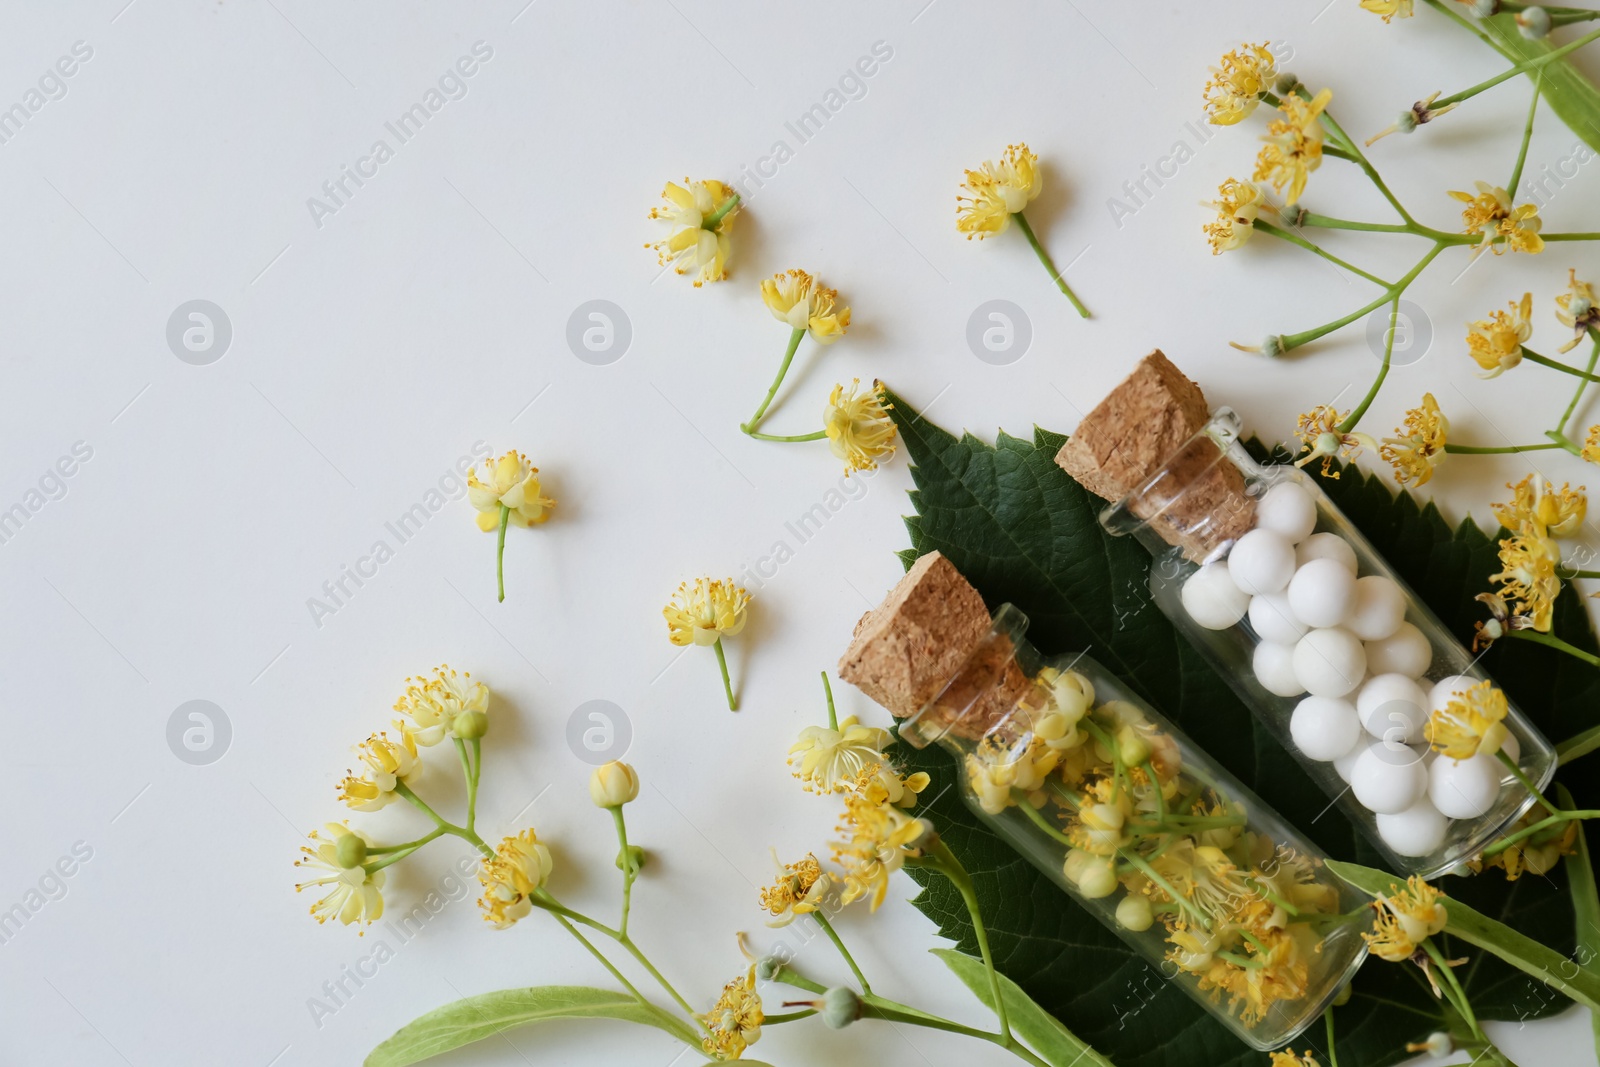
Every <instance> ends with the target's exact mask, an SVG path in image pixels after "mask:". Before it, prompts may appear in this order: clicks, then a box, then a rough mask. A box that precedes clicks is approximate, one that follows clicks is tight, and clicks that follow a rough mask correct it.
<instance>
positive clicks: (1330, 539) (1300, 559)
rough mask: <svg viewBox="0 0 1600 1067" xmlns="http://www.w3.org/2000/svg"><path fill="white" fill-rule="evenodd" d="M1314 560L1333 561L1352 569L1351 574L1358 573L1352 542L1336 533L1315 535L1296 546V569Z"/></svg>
mask: <svg viewBox="0 0 1600 1067" xmlns="http://www.w3.org/2000/svg"><path fill="white" fill-rule="evenodd" d="M1314 559H1332V560H1337V561H1338V562H1340V563H1343V564H1344V565H1345V566H1346V567H1348V568H1349V569H1350V573H1351V574H1354V573H1356V571H1357V569H1358V568H1357V566H1356V550H1355V549H1353V548H1351V547H1350V542H1349V541H1346V540H1345V539H1344V538H1342V537H1340V536H1339V535H1338V534H1336V533H1314V534H1312V535H1311V536H1310V537H1308V538H1306V539H1305V540H1304V541H1301V542H1300V543H1299V544H1298V545H1295V546H1294V563H1295V566H1296V567H1304V566H1305V565H1306V564H1307V563H1310V562H1311V561H1312V560H1314Z"/></svg>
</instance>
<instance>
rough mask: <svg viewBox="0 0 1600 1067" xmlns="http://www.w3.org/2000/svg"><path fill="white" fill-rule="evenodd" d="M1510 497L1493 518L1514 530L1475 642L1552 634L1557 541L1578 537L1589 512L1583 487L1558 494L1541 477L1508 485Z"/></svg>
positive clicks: (1506, 542)
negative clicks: (1511, 633)
mask: <svg viewBox="0 0 1600 1067" xmlns="http://www.w3.org/2000/svg"><path fill="white" fill-rule="evenodd" d="M1506 488H1508V489H1510V490H1511V491H1512V498H1511V500H1510V501H1508V502H1507V503H1504V504H1497V505H1495V509H1494V514H1495V518H1497V519H1499V520H1500V522H1501V524H1502V525H1503V526H1504V527H1505V528H1506V529H1507V530H1508V531H1509V532H1510V536H1509V537H1505V538H1502V539H1501V541H1500V567H1501V569H1500V571H1499V573H1497V574H1491V575H1490V576H1489V580H1490V581H1491V582H1498V583H1499V584H1500V588H1499V589H1497V590H1495V591H1494V592H1492V593H1489V594H1485V595H1484V596H1481V597H1479V599H1480V600H1483V601H1484V602H1485V603H1486V604H1488V606H1489V610H1490V614H1491V616H1492V617H1491V619H1490V621H1489V622H1488V623H1480V624H1479V625H1478V635H1477V638H1476V640H1475V642H1474V643H1475V644H1476V645H1477V646H1478V647H1482V646H1485V645H1488V644H1490V643H1492V642H1493V641H1495V640H1496V639H1498V638H1499V637H1501V636H1503V635H1504V634H1505V633H1506V632H1507V631H1508V630H1524V629H1527V630H1536V631H1538V632H1540V633H1549V632H1550V627H1551V626H1552V625H1553V623H1554V620H1555V603H1556V597H1557V596H1559V595H1560V593H1561V574H1560V572H1559V570H1558V568H1559V566H1560V564H1561V546H1560V544H1559V543H1558V542H1557V540H1556V538H1558V537H1566V536H1570V535H1572V534H1574V533H1577V532H1578V530H1579V528H1580V527H1581V526H1582V525H1583V520H1584V516H1585V515H1586V514H1587V513H1588V507H1589V502H1588V497H1586V496H1585V495H1584V493H1583V490H1582V488H1581V487H1580V488H1579V489H1576V490H1574V489H1573V488H1572V487H1571V486H1570V485H1566V484H1563V485H1562V487H1561V488H1560V489H1559V490H1557V489H1556V488H1555V487H1553V486H1551V485H1550V484H1549V483H1548V482H1546V481H1545V480H1544V478H1543V477H1542V476H1541V475H1537V474H1530V475H1528V476H1527V477H1526V478H1524V479H1522V481H1520V482H1518V483H1517V484H1516V485H1508V486H1507V487H1506Z"/></svg>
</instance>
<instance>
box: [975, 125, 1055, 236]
mask: <svg viewBox="0 0 1600 1067" xmlns="http://www.w3.org/2000/svg"><path fill="white" fill-rule="evenodd" d="M966 175H967V178H966V181H964V182H963V183H962V184H961V189H962V193H964V194H965V195H962V193H958V194H957V195H956V216H957V217H956V229H958V230H960V231H961V232H962V233H964V234H966V235H967V240H969V241H970V240H972V239H973V238H974V237H977V238H979V239H980V240H981V239H983V238H985V237H988V236H989V235H991V234H996V233H1002V232H1004V230H1005V228H1006V227H1007V226H1009V225H1011V216H1012V215H1014V214H1016V213H1017V212H1019V211H1021V210H1022V209H1023V208H1025V207H1027V206H1028V204H1029V203H1030V202H1031V201H1032V200H1033V198H1034V197H1036V196H1038V195H1039V190H1040V188H1041V187H1042V185H1043V181H1044V176H1043V175H1042V174H1041V173H1040V171H1039V157H1038V156H1036V155H1034V153H1033V152H1032V151H1030V150H1029V148H1028V146H1027V145H1025V144H1013V145H1007V146H1006V154H1005V156H1004V157H1003V158H1002V159H1001V160H1000V162H999V163H995V162H994V161H992V160H988V161H985V162H984V164H983V165H982V166H981V167H980V168H979V169H977V170H969V171H967V172H966Z"/></svg>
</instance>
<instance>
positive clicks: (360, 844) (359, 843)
mask: <svg viewBox="0 0 1600 1067" xmlns="http://www.w3.org/2000/svg"><path fill="white" fill-rule="evenodd" d="M333 850H334V858H335V859H337V860H338V861H339V866H341V867H344V868H346V869H349V868H351V867H359V866H361V865H362V864H363V863H365V862H367V843H366V842H365V841H363V840H362V839H361V835H360V834H340V835H339V840H338V842H337V843H336V844H335V845H334V846H333Z"/></svg>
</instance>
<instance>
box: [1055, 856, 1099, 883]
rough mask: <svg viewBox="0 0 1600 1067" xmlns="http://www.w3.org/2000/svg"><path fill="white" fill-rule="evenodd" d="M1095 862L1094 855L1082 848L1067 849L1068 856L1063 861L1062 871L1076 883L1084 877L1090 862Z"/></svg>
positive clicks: (1068, 878)
mask: <svg viewBox="0 0 1600 1067" xmlns="http://www.w3.org/2000/svg"><path fill="white" fill-rule="evenodd" d="M1092 862H1094V856H1093V855H1092V854H1090V853H1088V852H1085V851H1084V850H1083V849H1081V848H1074V849H1068V850H1067V858H1066V859H1065V860H1063V861H1062V863H1061V873H1062V874H1063V875H1065V876H1066V879H1067V881H1069V882H1072V883H1073V884H1074V885H1076V884H1077V883H1078V882H1079V881H1080V880H1081V879H1082V878H1083V872H1084V871H1086V870H1088V869H1089V864H1090V863H1092Z"/></svg>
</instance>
